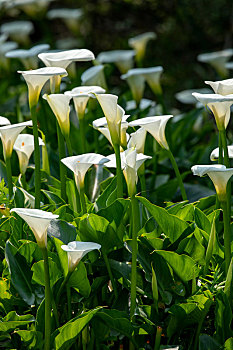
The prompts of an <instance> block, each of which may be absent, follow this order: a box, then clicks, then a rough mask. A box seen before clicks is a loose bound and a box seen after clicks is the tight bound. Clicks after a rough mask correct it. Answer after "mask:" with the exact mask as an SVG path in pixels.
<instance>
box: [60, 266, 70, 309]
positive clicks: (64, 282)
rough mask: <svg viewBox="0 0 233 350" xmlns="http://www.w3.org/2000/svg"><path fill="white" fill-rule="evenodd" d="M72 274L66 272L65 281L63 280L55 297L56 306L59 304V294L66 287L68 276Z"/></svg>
mask: <svg viewBox="0 0 233 350" xmlns="http://www.w3.org/2000/svg"><path fill="white" fill-rule="evenodd" d="M72 272H73V271H68V273H67V275H66V277H65V279H64V280H63V282H62V284H61V285H60V288H59V289H58V292H57V296H56V304H57V305H58V303H59V300H60V297H61V293H62V291H63V289H64V287H65V285H66V283H68V281H69V279H70V276H71V275H72Z"/></svg>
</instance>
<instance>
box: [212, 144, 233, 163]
mask: <svg viewBox="0 0 233 350" xmlns="http://www.w3.org/2000/svg"><path fill="white" fill-rule="evenodd" d="M227 149H228V157H229V158H233V145H231V146H227ZM223 156H224V150H223ZM218 157H219V148H218V147H217V148H215V149H214V150H213V151H212V152H211V154H210V160H211V161H215V160H218Z"/></svg>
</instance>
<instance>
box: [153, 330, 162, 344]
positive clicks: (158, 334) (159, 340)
mask: <svg viewBox="0 0 233 350" xmlns="http://www.w3.org/2000/svg"><path fill="white" fill-rule="evenodd" d="M161 334H162V327H160V326H157V332H156V336H155V347H154V350H159V348H160V342H161Z"/></svg>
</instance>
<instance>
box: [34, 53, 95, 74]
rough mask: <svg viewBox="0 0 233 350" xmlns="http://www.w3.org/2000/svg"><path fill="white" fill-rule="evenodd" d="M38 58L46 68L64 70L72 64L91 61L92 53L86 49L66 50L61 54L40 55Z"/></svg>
mask: <svg viewBox="0 0 233 350" xmlns="http://www.w3.org/2000/svg"><path fill="white" fill-rule="evenodd" d="M38 57H39V58H40V59H41V61H43V63H44V64H45V65H46V66H47V67H60V68H64V69H66V68H67V67H68V66H69V65H70V64H71V63H72V62H80V61H93V60H94V59H95V56H94V54H93V52H91V51H90V50H87V49H77V50H67V51H61V52H46V53H40V54H39V55H38Z"/></svg>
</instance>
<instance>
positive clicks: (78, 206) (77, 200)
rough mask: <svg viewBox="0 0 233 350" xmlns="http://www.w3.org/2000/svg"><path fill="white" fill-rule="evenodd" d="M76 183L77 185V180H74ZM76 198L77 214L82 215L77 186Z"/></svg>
mask: <svg viewBox="0 0 233 350" xmlns="http://www.w3.org/2000/svg"><path fill="white" fill-rule="evenodd" d="M74 183H75V178H74ZM75 197H76V207H77V212H78V213H80V211H81V203H80V194H79V191H78V189H77V186H76V185H75Z"/></svg>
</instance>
